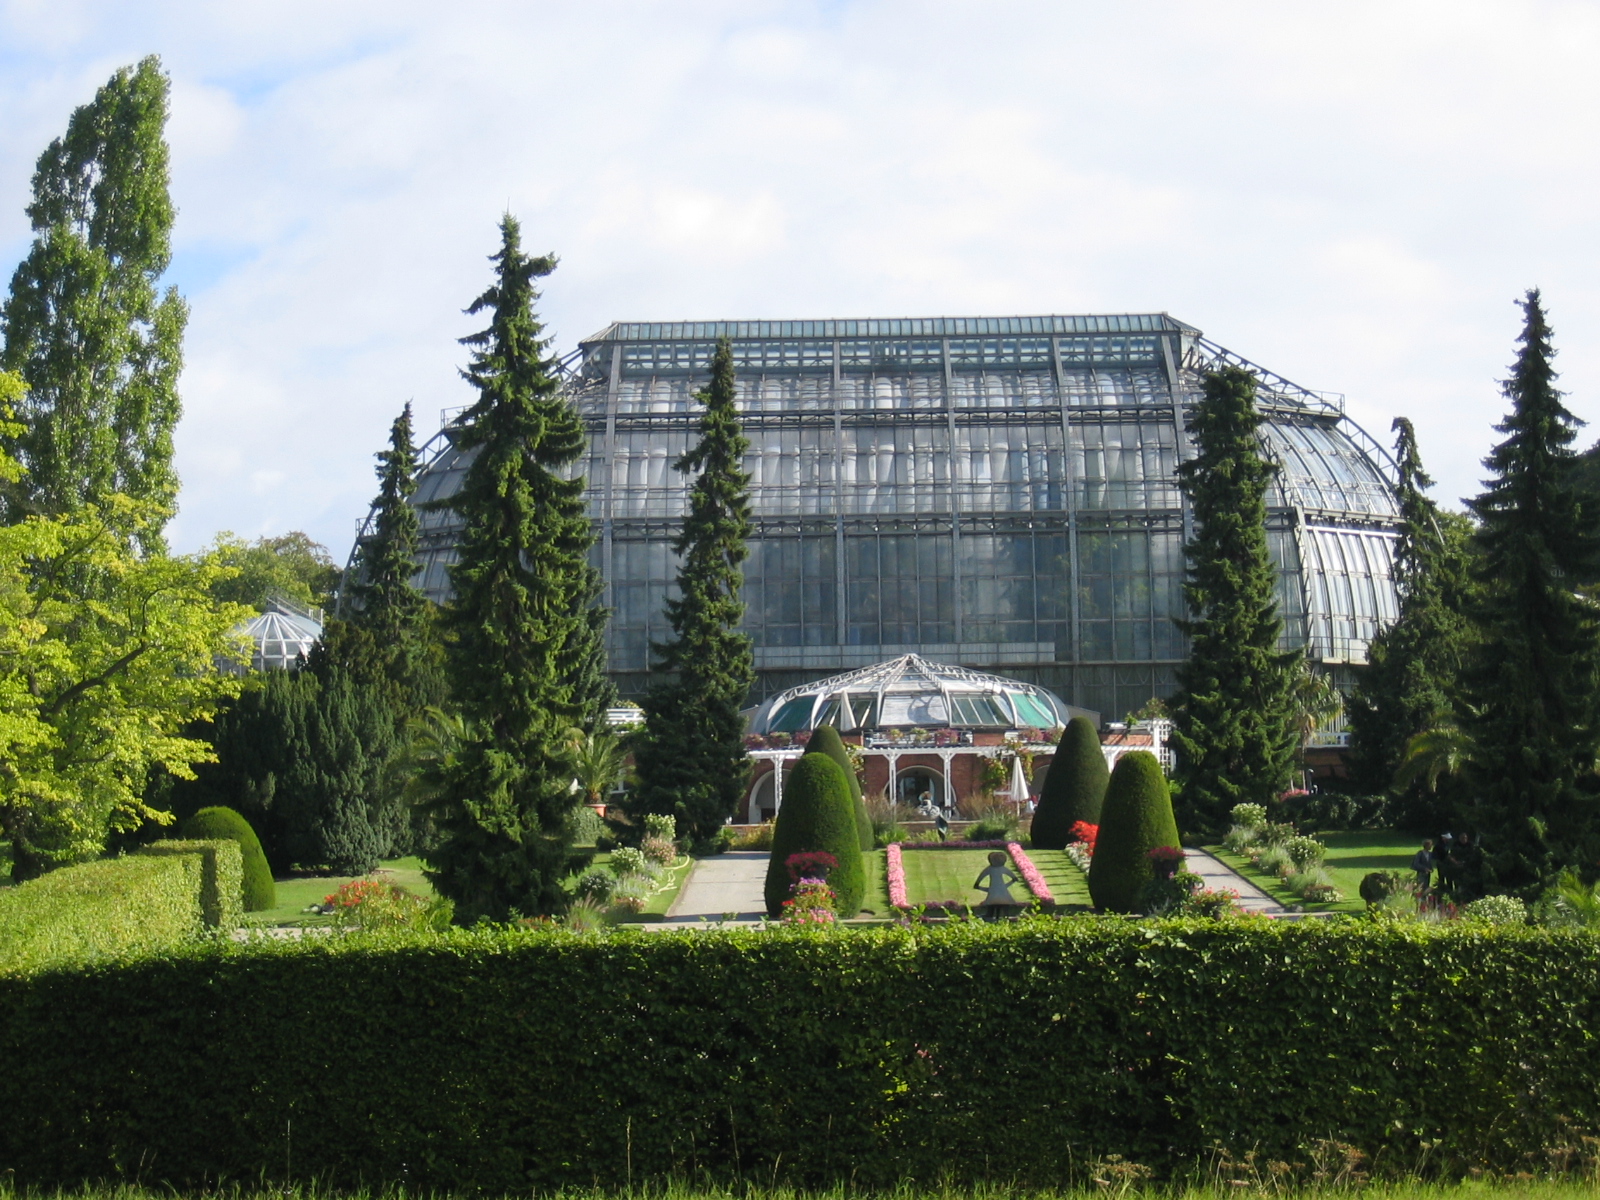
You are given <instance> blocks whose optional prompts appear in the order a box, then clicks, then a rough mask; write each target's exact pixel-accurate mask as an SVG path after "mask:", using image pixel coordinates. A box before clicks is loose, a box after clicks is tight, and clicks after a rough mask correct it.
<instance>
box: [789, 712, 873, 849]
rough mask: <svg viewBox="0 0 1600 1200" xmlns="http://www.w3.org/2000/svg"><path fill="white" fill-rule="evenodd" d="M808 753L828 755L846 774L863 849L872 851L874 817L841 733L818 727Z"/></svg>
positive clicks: (807, 746)
mask: <svg viewBox="0 0 1600 1200" xmlns="http://www.w3.org/2000/svg"><path fill="white" fill-rule="evenodd" d="M806 753H807V754H826V755H827V756H828V757H829V758H831V759H833V761H834V762H836V763H838V764H839V769H840V770H841V771H843V772H844V781H845V782H846V783H847V784H849V785H850V800H851V802H852V803H853V804H854V805H855V812H856V828H857V830H858V831H859V832H860V838H861V849H862V850H863V851H867V850H871V849H872V848H873V846H875V845H877V836H876V835H875V834H874V833H873V831H872V817H871V816H870V815H869V814H868V812H867V801H866V798H865V797H864V796H862V794H861V780H859V779H857V778H856V765H855V763H853V762H851V761H850V753H849V751H847V750H846V749H845V748H844V739H843V738H842V737H840V736H839V731H838V730H837V729H835V728H834V727H833V726H832V725H818V726H817V727H816V729H814V730H813V731H812V733H811V740H810V741H809V742H807V743H806Z"/></svg>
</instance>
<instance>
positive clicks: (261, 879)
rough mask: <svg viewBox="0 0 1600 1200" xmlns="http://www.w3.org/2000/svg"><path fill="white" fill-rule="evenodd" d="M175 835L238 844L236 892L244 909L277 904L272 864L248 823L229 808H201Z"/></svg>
mask: <svg viewBox="0 0 1600 1200" xmlns="http://www.w3.org/2000/svg"><path fill="white" fill-rule="evenodd" d="M178 836H179V837H182V838H186V839H188V840H190V841H204V840H206V839H212V838H228V839H229V840H231V841H234V842H237V843H238V844H239V853H240V855H241V866H240V870H241V873H242V878H241V880H240V892H241V895H242V898H243V902H244V911H245V912H267V911H269V910H271V909H274V908H276V907H278V895H277V889H276V887H275V885H274V884H273V882H272V867H271V866H270V865H269V864H268V863H267V856H266V854H265V852H264V851H263V850H262V849H261V840H260V839H259V838H257V837H256V831H255V830H254V829H251V828H250V822H249V821H247V820H245V819H244V817H243V816H241V815H240V814H239V813H237V812H235V811H234V810H233V809H231V808H224V807H222V806H220V805H218V806H216V807H213V808H202V809H201V810H200V811H199V812H197V813H195V814H194V816H192V817H190V818H189V819H188V820H186V821H184V822H183V824H182V825H180V826H179V827H178Z"/></svg>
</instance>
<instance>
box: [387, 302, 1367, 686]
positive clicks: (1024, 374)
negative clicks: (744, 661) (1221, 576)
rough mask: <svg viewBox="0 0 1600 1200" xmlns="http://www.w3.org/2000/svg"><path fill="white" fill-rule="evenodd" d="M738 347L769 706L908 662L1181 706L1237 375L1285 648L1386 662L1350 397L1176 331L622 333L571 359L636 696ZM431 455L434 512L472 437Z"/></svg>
mask: <svg viewBox="0 0 1600 1200" xmlns="http://www.w3.org/2000/svg"><path fill="white" fill-rule="evenodd" d="M721 336H727V337H729V338H731V339H732V341H733V350H734V360H735V366H736V369H737V371H738V389H739V404H740V410H741V417H742V421H743V425H744V429H745V433H746V435H747V436H748V437H749V438H750V441H751V450H750V454H749V457H748V458H747V460H746V468H747V469H748V470H749V471H750V472H751V476H752V490H753V496H754V511H755V516H756V532H755V536H754V538H753V539H752V542H751V555H750V559H749V561H748V562H747V563H746V600H747V605H748V611H747V617H746V628H747V629H748V631H749V632H750V634H751V637H752V639H753V640H754V642H755V648H756V664H757V669H758V674H759V676H760V682H759V685H758V692H757V699H761V698H765V697H768V696H771V695H773V694H775V693H777V692H780V691H783V690H784V689H786V688H790V687H793V686H795V685H797V684H802V683H805V682H808V681H810V680H814V679H818V678H821V677H823V676H827V675H834V674H837V673H839V672H840V671H845V670H849V669H851V668H857V667H866V666H869V665H871V664H874V663H878V662H883V661H885V660H889V659H894V658H897V657H900V656H901V655H904V654H908V653H917V654H923V655H926V656H928V657H931V658H935V659H939V660H942V661H947V662H953V663H960V664H962V665H964V666H968V667H977V668H991V669H996V670H1001V671H1003V672H1004V673H1005V674H1006V675H1008V676H1011V677H1014V678H1017V679H1021V680H1024V681H1027V682H1030V683H1035V684H1038V685H1040V686H1042V687H1046V688H1049V689H1051V690H1052V691H1054V692H1056V693H1058V694H1059V695H1061V696H1064V697H1066V698H1067V699H1068V700H1070V701H1071V702H1072V703H1073V704H1074V705H1077V706H1080V707H1083V708H1087V709H1093V710H1098V711H1100V712H1103V713H1106V714H1107V715H1116V714H1119V713H1122V712H1126V711H1129V710H1131V709H1133V708H1137V707H1139V706H1140V705H1142V704H1143V702H1144V701H1145V700H1147V699H1149V698H1150V697H1151V696H1161V695H1165V694H1168V693H1169V692H1170V691H1171V689H1172V688H1173V686H1174V683H1175V679H1174V670H1175V667H1176V665H1177V663H1178V662H1180V661H1181V660H1182V658H1183V656H1184V653H1185V646H1184V642H1183V639H1182V637H1181V635H1180V634H1179V632H1178V630H1177V628H1176V626H1175V625H1174V624H1173V620H1172V619H1173V618H1174V617H1178V616H1181V615H1182V613H1183V602H1182V592H1181V585H1182V579H1183V553H1182V550H1183V544H1184V541H1185V539H1186V537H1187V536H1189V534H1191V533H1192V520H1191V518H1190V515H1189V513H1188V512H1187V511H1186V507H1185V505H1184V503H1183V500H1182V497H1181V495H1180V493H1179V491H1178V488H1177V479H1176V471H1177V466H1178V463H1179V462H1180V461H1181V460H1182V459H1184V458H1186V457H1188V456H1189V455H1190V454H1192V448H1191V446H1190V442H1189V436H1188V432H1187V427H1186V419H1185V412H1186V409H1187V408H1188V407H1189V406H1190V405H1191V404H1192V403H1193V401H1194V399H1195V397H1196V395H1197V393H1198V391H1199V386H1200V377H1201V374H1202V373H1203V372H1204V371H1205V370H1207V369H1209V368H1211V367H1213V366H1215V365H1217V364H1218V363H1221V362H1231V363H1238V364H1240V365H1243V366H1245V367H1247V368H1248V369H1251V370H1253V371H1254V372H1255V374H1256V376H1257V378H1258V379H1259V380H1260V381H1261V390H1260V401H1261V406H1262V409H1263V412H1264V414H1265V416H1266V421H1265V422H1264V424H1263V428H1262V443H1263V448H1264V450H1265V451H1266V452H1267V453H1268V454H1269V455H1270V456H1271V457H1272V458H1273V459H1274V460H1275V461H1276V462H1277V463H1278V464H1279V466H1280V471H1279V474H1278V477H1277V480H1276V481H1275V484H1274V488H1273V493H1272V495H1271V497H1270V501H1269V503H1270V507H1271V514H1270V521H1269V526H1270V528H1269V536H1270V538H1271V542H1272V550H1273V554H1274V557H1275V559H1276V561H1277V563H1278V566H1279V571H1280V593H1279V599H1280V604H1281V607H1282V610H1283V613H1284V617H1285V626H1286V629H1285V643H1286V644H1288V645H1296V646H1299V645H1306V646H1309V648H1310V650H1311V652H1312V654H1313V656H1314V657H1316V658H1318V659H1320V660H1322V661H1325V662H1328V663H1346V662H1359V661H1362V660H1363V659H1364V656H1365V650H1366V643H1367V640H1368V639H1370V638H1371V637H1372V635H1373V633H1374V632H1375V631H1376V630H1377V629H1378V628H1379V627H1381V625H1382V624H1383V623H1384V622H1386V621H1389V620H1392V619H1393V617H1394V615H1395V598H1394V591H1393V585H1392V583H1391V582H1390V571H1391V562H1392V545H1393V540H1394V537H1395V531H1396V528H1397V513H1396V506H1395V501H1394V494H1393V479H1394V471H1393V465H1392V463H1391V462H1390V461H1389V459H1388V456H1387V455H1386V454H1384V453H1383V451H1382V449H1381V448H1380V447H1378V446H1377V445H1376V443H1374V442H1373V441H1372V439H1371V438H1369V437H1367V435H1366V434H1365V433H1364V432H1362V431H1361V430H1360V429H1359V428H1358V427H1357V426H1356V425H1355V424H1354V422H1352V421H1351V420H1350V419H1349V418H1348V417H1347V416H1345V415H1344V413H1343V410H1342V408H1343V406H1342V398H1339V397H1329V396H1327V395H1324V394H1322V393H1318V392H1313V391H1311V390H1309V389H1306V388H1304V387H1301V386H1300V385H1298V384H1295V383H1292V382H1290V381H1289V380H1287V379H1284V378H1283V377H1281V376H1279V375H1276V374H1274V373H1273V372H1270V371H1267V370H1265V369H1263V368H1260V367H1257V366H1255V365H1254V364H1251V363H1249V362H1247V361H1246V360H1244V359H1241V358H1239V356H1237V355H1235V354H1232V353H1231V352H1230V351H1227V350H1225V349H1224V348H1222V347H1220V346H1216V345H1214V344H1213V343H1211V342H1208V341H1206V340H1205V339H1204V338H1203V337H1202V336H1201V334H1200V331H1199V330H1197V329H1195V328H1193V327H1192V326H1189V325H1186V324H1184V323H1183V322H1181V321H1178V320H1175V319H1174V318H1172V317H1169V316H1167V315H1165V314H1159V313H1157V314H1129V315H1110V316H1044V317H1000V318H929V319H916V320H861V321H743V322H701V323H661V324H615V325H611V326H609V327H607V328H606V329H605V330H603V331H601V332H600V333H598V334H596V335H594V336H593V337H591V338H589V339H587V340H586V341H584V342H583V343H581V345H580V347H579V351H578V354H577V357H576V358H573V357H572V356H569V357H568V359H567V360H564V361H565V362H566V363H567V364H568V365H569V373H568V375H567V380H568V383H567V386H568V388H569V389H570V394H571V395H572V397H573V399H574V402H575V403H576V404H577V406H578V408H579V411H580V412H581V414H582V416H583V418H584V420H585V423H586V425H587V427H588V430H589V436H590V447H589V455H588V458H587V459H586V460H585V461H584V462H583V463H582V464H581V465H580V469H581V470H582V472H583V473H584V474H585V476H586V477H587V479H588V482H589V486H588V499H589V504H590V511H591V513H592V514H593V518H594V521H595V524H596V527H597V531H598V533H599V537H598V538H597V545H596V549H595V555H596V565H597V566H598V567H599V568H600V570H601V572H602V573H603V575H604V577H605V579H606V584H607V590H606V596H605V602H606V603H607V604H608V605H609V606H610V607H611V608H612V610H613V615H612V620H611V624H610V632H609V634H608V649H609V652H610V655H611V666H612V670H613V672H614V674H615V676H616V678H617V680H618V682H619V685H620V686H621V688H622V690H623V692H624V694H637V693H638V692H639V690H641V689H642V687H643V686H644V684H645V681H646V677H647V673H648V669H649V645H650V642H651V641H652V640H655V641H659V640H661V639H662V638H663V637H664V636H665V634H666V632H667V631H666V627H665V624H664V617H663V612H662V602H663V600H664V598H665V597H666V596H667V595H669V594H670V593H671V589H672V586H673V579H674V576H675V574H676V563H675V561H674V558H673V555H672V553H671V549H670V542H671V539H672V537H673V536H674V534H675V532H676V527H677V522H678V521H679V519H680V518H681V516H682V513H683V510H684V503H685V498H686V495H687V480H686V479H685V478H684V477H683V476H681V475H679V474H678V473H677V472H675V471H674V470H673V469H672V462H673V461H674V459H675V458H676V457H677V456H678V455H679V454H681V453H682V452H683V451H684V450H685V449H686V448H687V447H688V445H689V441H690V439H691V438H692V437H693V436H694V432H695V423H696V421H697V417H698V409H697V405H696V403H695V401H694V394H695V392H696V391H697V390H698V389H699V388H701V387H703V386H704V384H705V382H706V379H707V371H708V368H709V364H710V357H711V352H712V349H713V348H714V345H715V340H716V339H717V338H718V337H721ZM425 455H426V460H427V462H428V466H427V469H426V471H425V472H424V475H423V478H422V480H421V481H420V485H419V488H418V492H417V496H416V501H417V503H418V504H419V505H423V504H426V503H427V502H429V501H432V500H437V499H443V498H447V497H448V496H449V495H451V494H453V492H454V491H455V489H456V488H457V487H458V486H459V482H460V475H461V472H462V471H463V469H464V467H465V462H464V460H463V458H462V456H461V455H460V454H459V453H458V452H457V451H456V450H455V448H454V446H452V445H451V444H450V440H449V429H448V427H447V428H446V429H445V430H443V431H441V433H440V434H439V435H438V436H436V437H435V438H434V439H433V440H432V441H431V442H430V443H429V444H428V446H427V448H426V450H425ZM421 518H422V523H423V536H424V549H423V552H422V555H421V561H420V564H419V565H420V574H419V583H420V585H421V586H422V587H423V588H424V589H425V590H426V591H428V592H429V594H430V595H433V596H434V597H435V598H440V599H442V598H443V597H444V596H446V595H447V594H448V587H449V583H448V576H447V567H448V564H449V563H450V561H452V560H453V557H454V543H455V539H456V536H457V533H458V530H457V529H456V528H455V525H454V515H453V514H452V513H450V512H449V511H448V510H439V511H429V510H428V509H426V508H423V509H422V512H421Z"/></svg>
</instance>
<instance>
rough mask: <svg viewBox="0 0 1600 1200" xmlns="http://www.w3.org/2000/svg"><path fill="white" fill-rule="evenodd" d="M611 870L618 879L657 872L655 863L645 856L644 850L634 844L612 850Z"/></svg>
mask: <svg viewBox="0 0 1600 1200" xmlns="http://www.w3.org/2000/svg"><path fill="white" fill-rule="evenodd" d="M611 870H612V872H613V873H614V874H615V875H616V877H617V878H618V879H626V878H628V876H630V875H645V876H653V875H654V874H655V869H654V864H652V863H651V861H650V860H649V859H648V858H646V857H645V853H644V851H643V850H640V849H638V848H636V847H634V846H620V847H618V848H617V849H615V850H613V851H612V852H611Z"/></svg>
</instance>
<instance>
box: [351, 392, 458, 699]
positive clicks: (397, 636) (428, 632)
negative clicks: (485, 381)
mask: <svg viewBox="0 0 1600 1200" xmlns="http://www.w3.org/2000/svg"><path fill="white" fill-rule="evenodd" d="M416 475H417V450H416V447H415V446H414V445H413V444H412V439H411V405H410V404H407V405H406V406H405V409H404V411H403V412H401V414H400V415H399V416H398V417H396V418H395V422H394V425H393V426H392V427H391V428H390V431H389V448H388V449H387V450H384V451H382V452H380V453H379V454H378V496H377V499H376V500H374V501H373V515H372V520H371V524H370V525H369V527H368V529H367V531H366V534H365V536H363V537H362V538H361V539H360V540H359V541H358V542H357V543H356V555H355V562H354V563H353V564H352V569H351V572H350V578H349V579H348V580H347V581H346V584H345V586H346V589H347V590H348V592H349V594H350V597H349V603H348V604H345V603H344V602H343V600H342V599H341V606H340V613H341V615H342V616H344V617H345V618H346V619H347V620H348V621H349V624H350V625H351V626H352V627H353V628H355V629H357V630H359V631H361V632H362V633H363V634H365V635H366V638H367V643H368V647H369V648H367V649H365V652H364V653H363V654H362V655H361V657H362V658H363V659H365V660H367V661H368V662H370V664H371V665H370V667H369V668H368V669H369V672H370V674H371V675H373V676H375V677H377V678H381V679H383V680H385V681H386V682H387V683H388V684H389V686H390V687H391V688H392V689H393V692H394V699H395V707H396V710H397V719H398V720H399V721H400V722H401V723H402V724H403V723H404V722H405V721H407V720H408V719H409V718H411V717H413V716H415V715H417V714H418V713H419V712H421V711H422V710H423V709H424V708H427V707H428V706H430V705H437V704H440V703H442V702H443V700H444V692H445V688H444V676H443V661H442V657H441V652H442V647H441V646H440V645H439V641H438V638H437V636H436V632H435V620H434V609H433V605H431V604H430V603H429V602H428V598H427V597H426V596H424V595H423V594H422V592H421V591H419V590H418V589H417V588H416V587H414V586H412V583H411V578H412V576H413V575H415V574H416V570H417V563H416V556H417V547H418V543H419V539H420V536H421V534H420V524H419V521H418V517H417V510H416V508H415V507H414V506H413V505H412V503H411V498H412V496H413V495H414V494H415V492H416V490H417V480H416Z"/></svg>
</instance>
